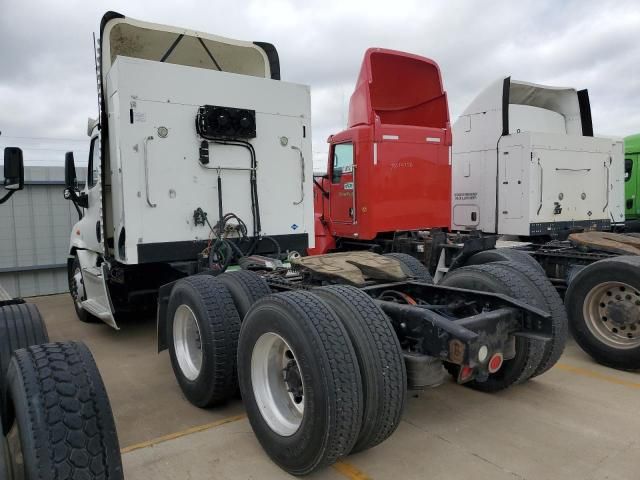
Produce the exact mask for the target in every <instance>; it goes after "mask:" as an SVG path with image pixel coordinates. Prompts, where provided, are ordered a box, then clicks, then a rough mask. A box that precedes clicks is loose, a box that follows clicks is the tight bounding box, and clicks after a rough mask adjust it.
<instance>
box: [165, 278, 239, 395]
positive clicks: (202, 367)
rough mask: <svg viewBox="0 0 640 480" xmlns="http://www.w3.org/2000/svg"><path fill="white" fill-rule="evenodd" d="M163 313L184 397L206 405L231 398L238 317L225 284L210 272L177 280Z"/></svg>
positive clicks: (173, 364)
mask: <svg viewBox="0 0 640 480" xmlns="http://www.w3.org/2000/svg"><path fill="white" fill-rule="evenodd" d="M166 318H167V339H168V340H169V342H168V343H169V356H170V357H171V366H172V367H173V372H174V374H175V376H176V379H177V380H178V384H179V385H180V388H181V389H182V393H183V394H184V396H185V397H186V398H187V400H189V401H190V402H191V403H192V404H193V405H195V406H197V407H200V408H206V407H209V406H212V405H216V404H220V403H223V402H225V401H226V400H228V399H229V398H231V397H232V396H233V395H234V393H235V392H236V391H237V385H238V380H237V375H236V350H237V346H238V335H239V331H240V316H239V315H238V311H237V310H236V307H235V306H234V304H233V299H232V298H231V294H230V293H229V291H228V290H227V288H226V287H225V286H224V284H223V283H222V282H220V281H219V280H218V279H217V278H215V277H212V276H210V275H194V276H191V277H187V278H183V279H181V280H178V282H176V284H175V285H174V287H173V289H172V290H171V295H170V296H169V304H168V306H167V317H166Z"/></svg>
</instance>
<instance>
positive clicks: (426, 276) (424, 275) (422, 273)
mask: <svg viewBox="0 0 640 480" xmlns="http://www.w3.org/2000/svg"><path fill="white" fill-rule="evenodd" d="M384 256H385V257H390V258H393V259H395V260H397V261H398V262H399V263H400V267H402V271H403V272H404V273H405V274H406V275H407V276H409V277H413V278H415V279H416V280H418V281H420V282H424V283H433V277H432V276H431V274H430V273H429V269H428V268H427V267H425V266H424V265H423V264H422V263H421V262H420V260H418V259H417V258H415V257H412V256H411V255H408V254H406V253H385V254H384Z"/></svg>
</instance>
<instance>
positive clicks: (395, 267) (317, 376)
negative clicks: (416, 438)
mask: <svg viewBox="0 0 640 480" xmlns="http://www.w3.org/2000/svg"><path fill="white" fill-rule="evenodd" d="M413 262H415V263H413ZM215 273H218V272H213V271H211V270H203V271H201V272H200V273H198V274H195V275H190V276H187V277H185V278H182V279H180V280H177V281H174V282H171V283H169V284H167V285H164V286H162V287H161V288H160V291H159V296H158V316H157V319H158V350H159V351H162V350H165V349H168V350H169V353H170V357H171V362H172V366H173V369H174V373H175V375H176V378H177V381H178V383H179V385H180V387H181V388H182V391H183V393H184V394H185V396H186V397H187V399H188V400H189V401H190V402H191V403H193V404H194V405H196V406H199V407H209V406H212V405H217V404H220V403H222V402H224V401H226V400H228V399H230V398H232V397H233V396H234V395H235V394H236V393H237V391H238V388H239V389H240V392H241V394H242V398H243V401H244V404H245V407H246V409H247V414H248V417H249V420H250V422H251V425H252V427H253V430H254V432H255V433H256V436H257V437H258V440H259V441H260V443H261V444H262V446H263V448H264V449H265V450H266V452H267V454H268V455H269V456H270V457H271V458H272V459H273V460H274V461H275V462H276V463H277V464H278V465H279V466H281V467H282V468H283V469H285V470H286V471H288V472H289V473H292V474H296V475H305V474H308V473H311V472H313V471H315V470H317V469H318V468H321V467H323V466H326V465H329V464H331V463H333V462H335V461H336V460H338V459H339V458H341V457H342V456H344V455H347V454H349V453H350V452H355V451H362V450H365V449H368V448H371V447H373V446H374V445H377V444H378V443H380V442H382V441H383V440H385V439H386V438H387V437H389V436H390V435H391V434H392V433H393V431H394V430H395V429H396V427H397V426H398V423H399V421H400V416H401V413H402V409H403V406H404V403H405V397H406V392H407V390H422V389H426V388H431V387H435V386H438V385H440V384H441V383H443V382H444V381H445V379H446V376H447V372H448V373H449V374H450V375H451V376H452V377H453V379H454V380H455V381H456V382H457V383H460V384H465V385H466V386H468V387H470V388H474V389H477V390H481V391H486V392H495V391H498V390H502V389H505V388H508V387H510V386H512V385H515V384H519V383H522V382H525V381H526V380H528V379H529V378H532V377H533V376H536V375H539V374H541V373H543V372H544V371H546V370H547V369H548V368H550V367H551V366H552V364H553V363H555V361H557V358H558V357H559V354H557V351H560V352H561V351H562V349H563V348H564V341H565V340H566V336H565V335H563V334H562V332H561V331H559V330H558V325H559V323H558V319H557V318H554V315H553V314H552V313H550V312H549V309H548V305H547V304H546V303H545V301H544V299H543V296H542V294H541V292H539V291H537V290H536V287H535V286H533V283H532V282H533V279H534V277H535V273H534V274H532V273H531V272H529V273H526V272H522V271H519V269H518V267H516V266H514V265H513V264H512V263H509V262H502V263H497V264H494V265H480V266H469V267H462V268H459V269H458V270H457V272H456V273H455V275H450V276H449V277H448V278H447V279H446V280H445V281H443V282H442V283H441V284H440V285H434V284H433V282H432V280H431V277H430V275H429V273H428V271H427V270H426V268H425V267H424V266H423V265H421V264H419V262H416V261H415V259H414V258H413V257H410V256H408V255H398V254H391V255H388V256H383V255H378V254H375V253H371V252H362V251H357V252H344V253H336V254H327V255H320V256H311V257H301V258H296V259H294V260H293V261H292V262H291V266H290V267H288V266H286V265H285V266H283V267H278V268H272V269H266V268H265V269H260V270H237V271H228V272H226V273H223V274H221V275H220V274H217V275H216V274H215ZM471 286H475V289H472V288H470V287H471ZM532 289H533V292H532ZM236 370H237V373H236ZM309 412H311V413H309ZM314 412H315V413H314ZM318 412H320V413H318ZM325 413H326V415H325ZM321 439H325V440H326V441H321ZM294 446H295V448H294Z"/></svg>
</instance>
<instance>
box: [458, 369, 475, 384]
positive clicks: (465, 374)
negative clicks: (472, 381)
mask: <svg viewBox="0 0 640 480" xmlns="http://www.w3.org/2000/svg"><path fill="white" fill-rule="evenodd" d="M471 375H473V368H471V367H470V366H468V365H465V366H463V367H462V368H461V369H460V376H459V377H458V381H459V382H465V381H467V380H469V378H471Z"/></svg>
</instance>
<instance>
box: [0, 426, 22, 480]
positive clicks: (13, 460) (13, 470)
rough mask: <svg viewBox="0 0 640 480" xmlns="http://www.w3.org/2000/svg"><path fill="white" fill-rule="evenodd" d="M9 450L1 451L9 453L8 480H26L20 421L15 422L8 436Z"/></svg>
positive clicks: (7, 459)
mask: <svg viewBox="0 0 640 480" xmlns="http://www.w3.org/2000/svg"><path fill="white" fill-rule="evenodd" d="M6 440H7V451H6V452H4V451H0V455H7V458H6V468H7V472H6V473H7V477H6V478H7V479H8V480H25V471H24V456H23V454H22V444H21V443H20V430H19V428H18V422H14V423H13V426H12V427H11V430H9V433H8V434H7V437H6Z"/></svg>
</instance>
